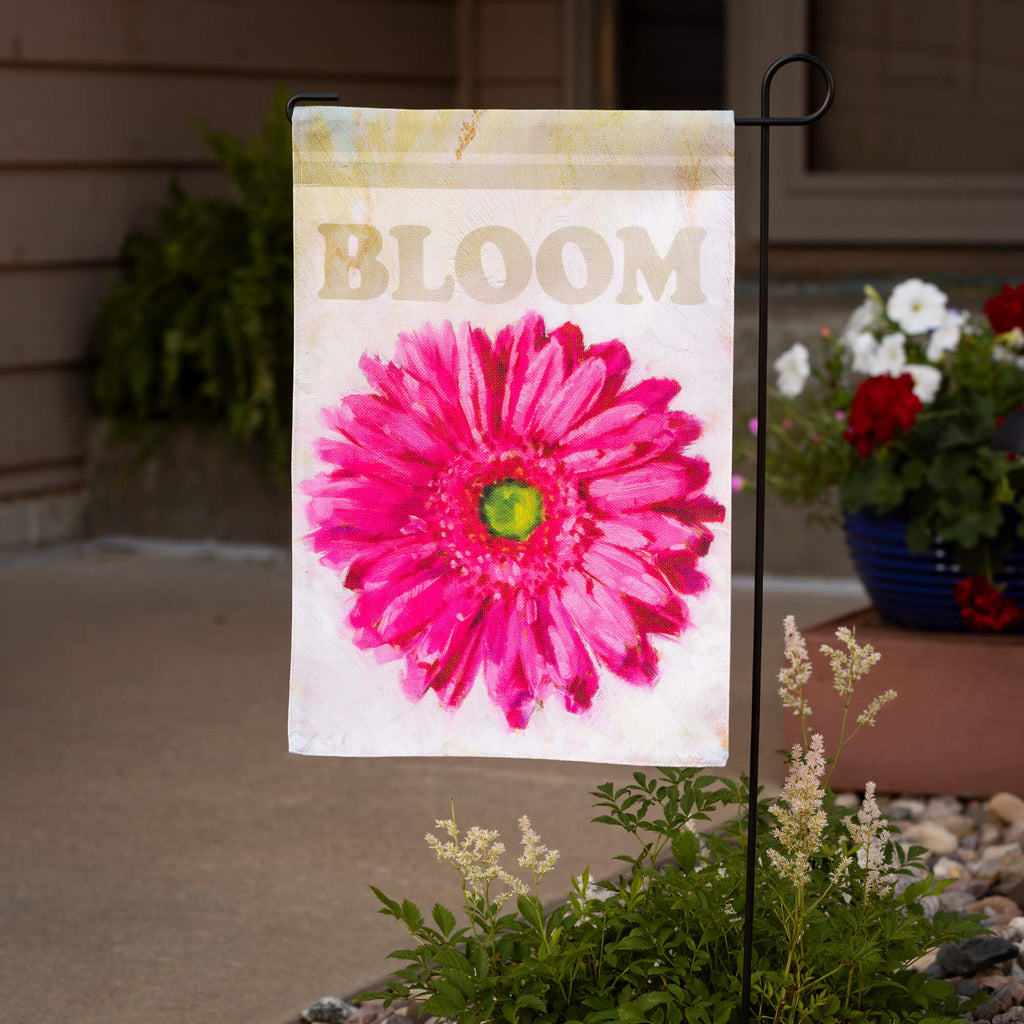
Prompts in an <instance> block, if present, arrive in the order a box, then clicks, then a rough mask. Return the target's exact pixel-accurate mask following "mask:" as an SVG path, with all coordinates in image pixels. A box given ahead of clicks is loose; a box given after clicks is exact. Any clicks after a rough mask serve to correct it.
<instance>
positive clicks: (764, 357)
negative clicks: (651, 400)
mask: <svg viewBox="0 0 1024 1024" xmlns="http://www.w3.org/2000/svg"><path fill="white" fill-rule="evenodd" d="M793 63H802V64H811V65H813V66H814V67H816V68H817V69H818V70H819V71H820V72H821V74H822V76H823V77H824V79H825V99H824V101H823V102H822V104H821V106H820V107H819V108H818V109H817V110H815V111H814V112H813V113H811V114H805V115H804V116H802V117H772V116H771V115H770V113H769V110H770V106H771V102H770V101H771V85H772V79H773V78H774V77H775V73H776V72H777V71H778V70H779V69H780V68H782V67H785V65H787V64H793ZM834 96H835V82H834V80H833V78H832V72H831V71H829V69H828V67H827V66H826V65H825V64H824V63H823V62H822V61H820V60H819V59H818V58H817V57H814V56H812V55H811V54H809V53H791V54H789V55H788V56H785V57H780V58H779V59H778V60H777V61H775V63H774V64H772V65H771V67H770V68H768V70H767V71H766V72H765V74H764V79H763V80H762V82H761V116H760V117H737V118H736V122H735V123H736V126H737V127H739V128H749V127H757V128H760V129H761V157H760V227H759V230H758V280H757V303H758V305H757V422H758V431H757V506H756V512H755V527H754V530H755V532H754V634H753V638H752V643H753V652H752V653H753V671H752V673H751V696H750V702H751V707H750V769H749V775H750V798H749V803H748V808H747V879H746V897H745V900H744V919H743V968H742V969H743V974H742V996H741V1002H740V1024H749V1021H750V976H751V970H752V964H751V957H752V953H753V940H754V881H755V874H756V868H757V790H758V779H757V776H758V757H759V754H760V744H761V641H762V636H763V623H762V621H761V620H762V616H763V614H764V516H765V502H764V498H765V450H766V449H765V442H766V438H767V430H766V429H765V428H766V424H767V417H768V409H767V402H768V237H769V234H768V182H769V173H768V172H769V168H768V136H769V130H770V129H771V128H783V127H787V126H798V125H809V124H814V122H815V121H817V120H819V119H820V118H822V117H824V116H825V114H826V113H827V111H828V109H829V107H831V106H832V100H833V98H834ZM338 100H339V96H338V94H337V93H322V92H303V93H298V94H296V95H295V96H292V97H291V98H290V99H289V100H288V105H287V107H286V112H287V115H288V120H289V121H290V120H291V119H292V111H293V110H294V109H295V107H296V106H297V105H298V104H300V103H322V104H328V103H337V102H338Z"/></svg>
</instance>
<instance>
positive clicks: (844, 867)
mask: <svg viewBox="0 0 1024 1024" xmlns="http://www.w3.org/2000/svg"><path fill="white" fill-rule="evenodd" d="M852 863H853V858H852V857H851V856H850V855H849V854H846V853H844V854H843V855H842V857H840V858H839V860H838V861H837V862H836V866H835V867H834V868H833V869H832V870H831V871H830V872H829V873H828V880H829V883H830V884H831V885H836V886H842V884H843V883H844V882H845V881H846V879H847V878H848V877H849V875H850V865H851V864H852Z"/></svg>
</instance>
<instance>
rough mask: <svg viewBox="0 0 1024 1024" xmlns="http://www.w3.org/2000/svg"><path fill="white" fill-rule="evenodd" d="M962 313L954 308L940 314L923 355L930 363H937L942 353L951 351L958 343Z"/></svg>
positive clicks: (962, 323) (963, 318) (962, 319)
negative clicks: (937, 323)
mask: <svg viewBox="0 0 1024 1024" xmlns="http://www.w3.org/2000/svg"><path fill="white" fill-rule="evenodd" d="M965 319H966V318H965V317H964V315H963V313H961V312H959V311H958V310H955V309H947V310H946V312H945V313H943V314H942V320H941V322H940V323H939V326H938V327H936V328H935V330H934V331H932V333H931V337H930V338H929V339H928V350H927V351H926V352H925V355H926V356H927V357H928V361H929V362H931V363H937V362H938V361H939V360H940V359H941V358H942V356H943V355H944V353H946V352H952V351H953V350H954V349H955V348H956V347H957V345H959V344H960V334H961V328H962V327H963V325H964V320H965Z"/></svg>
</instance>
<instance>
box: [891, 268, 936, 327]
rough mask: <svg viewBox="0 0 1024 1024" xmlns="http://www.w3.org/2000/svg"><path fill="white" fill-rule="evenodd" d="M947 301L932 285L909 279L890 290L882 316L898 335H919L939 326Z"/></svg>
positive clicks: (917, 279) (915, 278)
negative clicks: (889, 322) (898, 329)
mask: <svg viewBox="0 0 1024 1024" xmlns="http://www.w3.org/2000/svg"><path fill="white" fill-rule="evenodd" d="M948 301H949V299H948V297H947V295H946V293H945V292H944V291H942V290H941V289H939V288H936V287H935V285H933V284H928V283H927V282H926V281H922V280H921V279H920V278H919V277H911V278H909V279H908V280H906V281H903V282H902V283H900V284H898V285H896V287H895V288H893V290H892V295H890V296H889V301H888V302H887V303H886V305H885V313H886V316H888V317H889V319H890V320H891V321H892V322H893V323H894V324H896V325H897V326H898V327H899V328H900V330H901V331H904V332H905V333H907V334H923V333H924V332H925V331H931V330H934V329H935V328H936V327H938V326H939V324H941V323H942V316H943V314H944V313H945V312H946V303H947V302H948Z"/></svg>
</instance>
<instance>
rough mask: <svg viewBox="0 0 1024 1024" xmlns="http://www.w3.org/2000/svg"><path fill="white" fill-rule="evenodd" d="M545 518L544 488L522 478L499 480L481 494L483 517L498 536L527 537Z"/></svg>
mask: <svg viewBox="0 0 1024 1024" xmlns="http://www.w3.org/2000/svg"><path fill="white" fill-rule="evenodd" d="M543 519H544V502H543V500H542V499H541V496H540V491H538V490H537V489H536V488H535V487H531V486H530V485H529V484H524V483H523V482H522V480H499V481H498V482H497V483H495V484H488V485H487V486H486V487H485V488H484V489H483V492H482V493H481V495H480V520H481V522H483V524H484V526H486V527H487V529H488V531H489V532H490V533H492V534H493V535H494V536H495V537H507V538H509V539H510V540H526V539H527V537H529V536H530V534H531V533H533V531H534V530H536V529H537V527H538V526H540V524H541V522H542V521H543Z"/></svg>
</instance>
